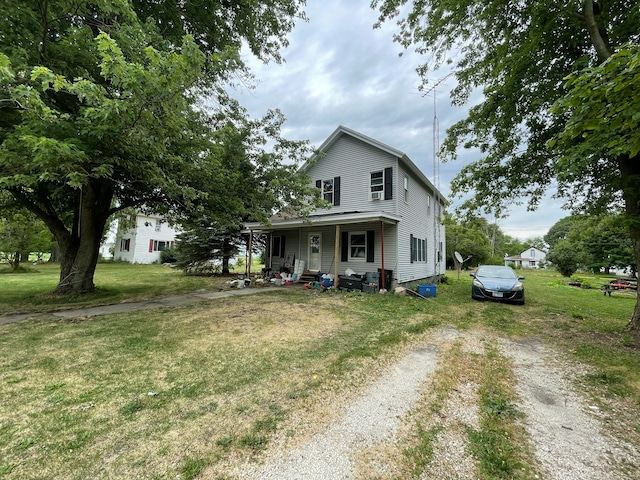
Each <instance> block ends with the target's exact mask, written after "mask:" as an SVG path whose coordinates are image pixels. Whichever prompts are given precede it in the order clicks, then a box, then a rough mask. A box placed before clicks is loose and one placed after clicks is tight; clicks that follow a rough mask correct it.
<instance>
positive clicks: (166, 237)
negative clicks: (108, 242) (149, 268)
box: [113, 213, 180, 263]
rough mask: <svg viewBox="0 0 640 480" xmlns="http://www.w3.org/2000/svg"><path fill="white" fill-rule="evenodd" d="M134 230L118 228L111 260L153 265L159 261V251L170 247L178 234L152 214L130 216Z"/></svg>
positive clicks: (159, 217) (160, 218)
mask: <svg viewBox="0 0 640 480" xmlns="http://www.w3.org/2000/svg"><path fill="white" fill-rule="evenodd" d="M129 220H130V221H132V223H135V228H128V229H123V228H120V227H118V229H117V233H116V238H115V245H114V252H113V259H114V260H120V261H125V262H129V263H154V262H159V261H160V251H162V250H164V249H165V248H167V247H172V246H173V245H174V243H175V240H176V235H177V234H178V233H180V231H179V230H177V229H176V228H175V227H172V226H171V225H169V224H168V223H167V222H166V221H165V220H164V219H163V218H162V217H161V216H159V215H153V214H148V215H147V214H142V213H138V214H137V215H135V216H134V215H132V216H131V217H130V218H129Z"/></svg>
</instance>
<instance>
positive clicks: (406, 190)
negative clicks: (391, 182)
mask: <svg viewBox="0 0 640 480" xmlns="http://www.w3.org/2000/svg"><path fill="white" fill-rule="evenodd" d="M404 201H405V202H406V203H409V179H408V178H407V177H404Z"/></svg>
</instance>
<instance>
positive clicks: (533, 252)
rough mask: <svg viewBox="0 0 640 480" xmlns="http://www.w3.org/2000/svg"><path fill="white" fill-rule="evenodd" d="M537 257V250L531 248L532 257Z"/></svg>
mask: <svg viewBox="0 0 640 480" xmlns="http://www.w3.org/2000/svg"><path fill="white" fill-rule="evenodd" d="M535 257H536V251H535V249H533V248H532V249H531V258H535Z"/></svg>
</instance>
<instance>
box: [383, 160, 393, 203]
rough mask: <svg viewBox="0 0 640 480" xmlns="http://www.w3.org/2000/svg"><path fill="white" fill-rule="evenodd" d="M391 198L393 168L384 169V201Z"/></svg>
mask: <svg viewBox="0 0 640 480" xmlns="http://www.w3.org/2000/svg"><path fill="white" fill-rule="evenodd" d="M392 198H393V168H392V167H388V168H385V169H384V199H385V200H391V199H392Z"/></svg>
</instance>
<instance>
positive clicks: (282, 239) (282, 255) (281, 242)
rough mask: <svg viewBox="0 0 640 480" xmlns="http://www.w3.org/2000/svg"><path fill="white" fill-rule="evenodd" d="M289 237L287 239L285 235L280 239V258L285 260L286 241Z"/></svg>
mask: <svg viewBox="0 0 640 480" xmlns="http://www.w3.org/2000/svg"><path fill="white" fill-rule="evenodd" d="M286 238H287V237H285V236H284V235H282V236H281V237H280V256H281V257H282V258H284V241H285V240H286Z"/></svg>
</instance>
